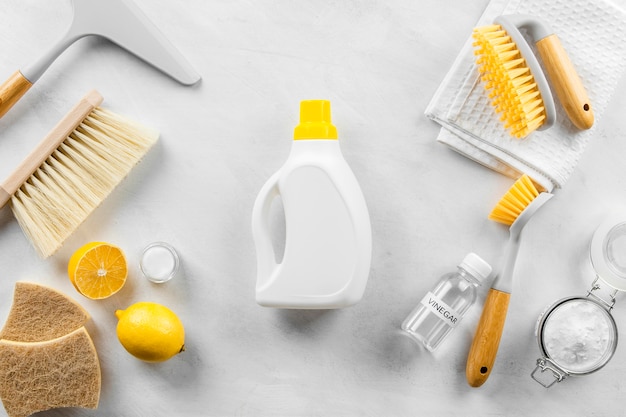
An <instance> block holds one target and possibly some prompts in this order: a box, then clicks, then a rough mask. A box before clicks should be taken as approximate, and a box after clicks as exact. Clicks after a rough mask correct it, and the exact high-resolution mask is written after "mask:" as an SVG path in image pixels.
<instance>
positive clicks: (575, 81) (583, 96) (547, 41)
mask: <svg viewBox="0 0 626 417" xmlns="http://www.w3.org/2000/svg"><path fill="white" fill-rule="evenodd" d="M537 50H538V51H539V55H541V59H542V61H543V64H544V66H545V68H546V71H547V72H548V77H549V78H550V83H551V85H552V86H553V87H554V90H555V91H556V95H557V96H558V98H559V101H560V102H561V105H562V106H563V108H564V109H565V112H566V113H567V117H569V119H570V120H571V121H572V123H574V125H575V126H576V127H577V128H579V129H589V128H590V127H591V126H593V119H594V117H593V109H592V108H591V103H590V102H589V97H588V96H587V91H585V87H584V86H583V83H582V81H581V80H580V77H579V76H578V73H577V72H576V69H575V68H574V65H573V64H572V61H570V59H569V56H568V55H567V52H565V49H564V48H563V45H562V44H561V40H560V39H559V38H558V37H557V36H556V35H550V36H546V37H545V38H543V39H541V40H540V41H539V42H537Z"/></svg>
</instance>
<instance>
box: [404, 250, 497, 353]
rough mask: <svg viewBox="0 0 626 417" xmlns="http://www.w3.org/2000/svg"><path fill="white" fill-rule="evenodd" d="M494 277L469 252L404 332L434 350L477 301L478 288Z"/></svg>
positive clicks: (415, 312) (413, 314)
mask: <svg viewBox="0 0 626 417" xmlns="http://www.w3.org/2000/svg"><path fill="white" fill-rule="evenodd" d="M489 274H491V266H490V265H489V264H488V263H487V262H485V261H484V260H483V259H482V258H481V257H479V256H478V255H476V254H475V253H469V254H467V255H466V256H465V258H464V259H463V262H461V263H460V264H459V266H458V267H457V271H456V272H451V273H449V274H446V275H444V276H443V277H441V278H440V279H439V281H438V282H437V284H436V285H435V287H434V288H433V289H432V290H431V291H429V292H428V293H426V295H425V296H424V298H422V302H421V303H420V304H418V306H417V307H415V309H413V311H412V312H411V314H409V315H408V317H407V318H406V319H405V320H404V322H403V323H402V326H401V327H402V330H404V331H405V332H406V334H408V335H409V336H411V337H412V338H413V339H415V340H416V341H418V342H421V343H423V345H424V346H425V347H426V348H427V349H428V350H430V351H431V352H432V351H434V350H435V349H436V348H437V347H438V346H439V344H440V343H441V342H442V341H443V340H444V338H445V337H446V336H447V335H448V334H449V333H450V332H451V331H452V330H453V329H454V328H455V327H456V326H457V325H458V324H459V323H460V322H461V319H462V318H463V315H464V314H465V312H466V311H467V310H468V309H469V308H470V307H471V306H472V304H474V301H476V288H477V287H478V286H479V285H480V284H481V282H482V281H484V280H485V279H486V278H487V277H488V276H489Z"/></svg>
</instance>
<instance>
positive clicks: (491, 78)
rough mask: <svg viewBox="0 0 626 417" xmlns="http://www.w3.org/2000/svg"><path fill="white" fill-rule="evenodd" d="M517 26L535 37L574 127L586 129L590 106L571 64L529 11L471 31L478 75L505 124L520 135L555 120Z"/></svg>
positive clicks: (538, 70)
mask: <svg viewBox="0 0 626 417" xmlns="http://www.w3.org/2000/svg"><path fill="white" fill-rule="evenodd" d="M520 29H523V30H525V31H526V32H527V33H528V35H529V36H530V38H532V39H533V40H534V41H535V46H536V48H537V50H538V52H539V55H540V56H541V60H542V62H543V64H544V66H545V69H546V72H547V73H548V76H549V78H550V81H551V85H552V86H553V87H554V90H555V91H556V95H557V97H558V98H559V101H560V103H561V105H562V106H563V108H564V109H565V112H566V113H567V116H568V117H569V119H570V120H571V121H572V123H573V124H574V125H575V126H576V127H577V128H579V129H589V128H590V127H591V126H592V125H593V122H594V116H593V110H592V108H591V104H590V102H589V97H588V96H587V92H586V91H585V88H584V86H583V83H582V81H581V79H580V77H579V76H578V73H577V72H576V69H575V67H574V65H573V64H572V62H571V61H570V59H569V57H568V55H567V52H565V49H564V48H563V45H562V44H561V41H560V39H559V38H558V37H557V35H556V34H554V32H553V31H552V29H550V27H549V26H548V25H547V24H546V23H545V22H544V21H542V20H541V19H539V18H537V17H534V16H528V15H507V16H499V17H498V18H496V19H495V21H494V24H493V25H488V26H483V27H478V28H475V29H474V32H473V35H472V36H473V38H474V40H475V42H474V46H475V48H476V49H475V50H474V54H475V55H476V56H477V59H476V63H477V65H478V67H479V73H480V74H481V79H482V80H483V81H484V86H485V89H486V90H488V91H489V92H490V93H489V98H490V99H491V100H492V102H491V104H492V105H493V107H495V109H496V112H498V113H500V114H501V117H500V120H501V121H502V122H504V127H505V128H506V129H509V132H510V134H511V135H512V136H515V137H517V138H523V137H525V136H527V135H529V134H530V133H531V132H533V131H535V130H543V129H547V128H549V127H550V126H552V125H553V124H554V122H555V121H556V110H555V105H554V99H553V97H552V93H551V91H550V86H549V84H548V81H547V80H546V77H545V76H544V73H543V70H542V68H541V66H540V65H539V62H538V61H537V58H536V57H535V54H534V53H533V51H532V50H531V48H530V45H528V43H527V41H526V38H524V36H523V35H522V33H521V32H520Z"/></svg>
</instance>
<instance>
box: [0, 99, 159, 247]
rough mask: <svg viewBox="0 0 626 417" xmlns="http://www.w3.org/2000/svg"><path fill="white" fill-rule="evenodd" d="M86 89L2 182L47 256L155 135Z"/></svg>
mask: <svg viewBox="0 0 626 417" xmlns="http://www.w3.org/2000/svg"><path fill="white" fill-rule="evenodd" d="M102 100H103V98H102V96H101V95H100V94H99V93H98V92H97V91H95V90H94V91H91V92H89V93H88V94H87V95H86V96H85V97H83V99H82V100H81V101H80V102H79V103H78V104H76V106H74V108H72V110H71V111H70V112H69V113H68V114H67V115H66V116H65V117H64V118H63V119H62V120H61V121H60V122H59V123H58V124H57V125H56V126H55V127H54V129H52V131H50V133H48V135H47V136H46V137H45V138H44V139H43V141H41V142H40V143H39V145H38V146H37V147H36V148H35V149H34V150H33V151H32V152H31V153H30V154H29V155H28V156H27V157H26V159H24V161H23V162H22V163H21V164H20V166H19V167H18V168H17V169H16V170H15V171H13V173H12V174H11V175H10V176H9V177H8V178H7V179H6V181H4V183H3V184H2V185H1V186H0V207H4V206H5V205H6V204H7V203H10V205H11V208H12V210H13V214H14V215H15V218H16V219H17V221H18V222H19V224H20V226H21V227H22V230H23V231H24V233H25V234H26V236H27V237H28V238H29V239H30V240H31V242H32V243H33V245H34V246H35V249H36V250H37V252H38V253H39V255H41V256H42V257H44V258H46V257H48V256H50V255H52V254H53V253H54V252H56V250H58V249H59V248H60V247H61V245H62V244H63V242H64V241H65V240H66V239H67V238H68V237H69V236H70V235H71V234H72V232H73V231H74V230H75V229H76V228H77V227H78V226H79V225H80V224H81V223H82V222H83V221H84V220H85V219H86V218H87V216H89V214H91V212H92V211H93V210H94V209H95V208H96V207H98V205H100V203H101V202H102V201H103V200H104V199H105V198H106V197H107V196H108V195H109V194H110V192H111V191H112V190H113V189H114V188H115V187H116V186H117V185H118V184H119V182H120V181H121V180H122V179H124V177H126V175H127V174H128V173H129V172H130V170H131V169H132V168H133V167H134V166H135V165H136V164H137V162H139V160H140V159H141V158H142V157H143V156H144V155H145V154H146V152H147V151H148V150H149V149H150V148H151V147H152V145H153V144H154V143H155V142H156V141H157V139H158V137H159V134H158V132H156V131H155V130H153V129H150V128H147V127H145V126H142V125H140V124H138V123H136V122H134V121H131V120H129V119H126V118H124V117H121V116H119V115H117V114H115V113H112V112H110V111H108V110H106V109H103V108H100V107H99V106H100V104H101V103H102Z"/></svg>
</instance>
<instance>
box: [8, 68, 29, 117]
mask: <svg viewBox="0 0 626 417" xmlns="http://www.w3.org/2000/svg"><path fill="white" fill-rule="evenodd" d="M32 85H33V84H32V83H31V82H30V81H28V80H27V79H26V77H24V75H22V73H21V72H20V71H19V70H18V71H15V72H14V73H13V75H11V76H10V77H9V79H8V80H6V81H5V82H4V84H2V85H1V86H0V117H2V116H4V115H5V114H6V112H8V111H9V109H11V107H13V105H14V104H15V103H17V102H18V100H19V99H20V98H22V96H23V95H24V94H25V93H26V92H27V91H28V90H29V89H30V87H32Z"/></svg>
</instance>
